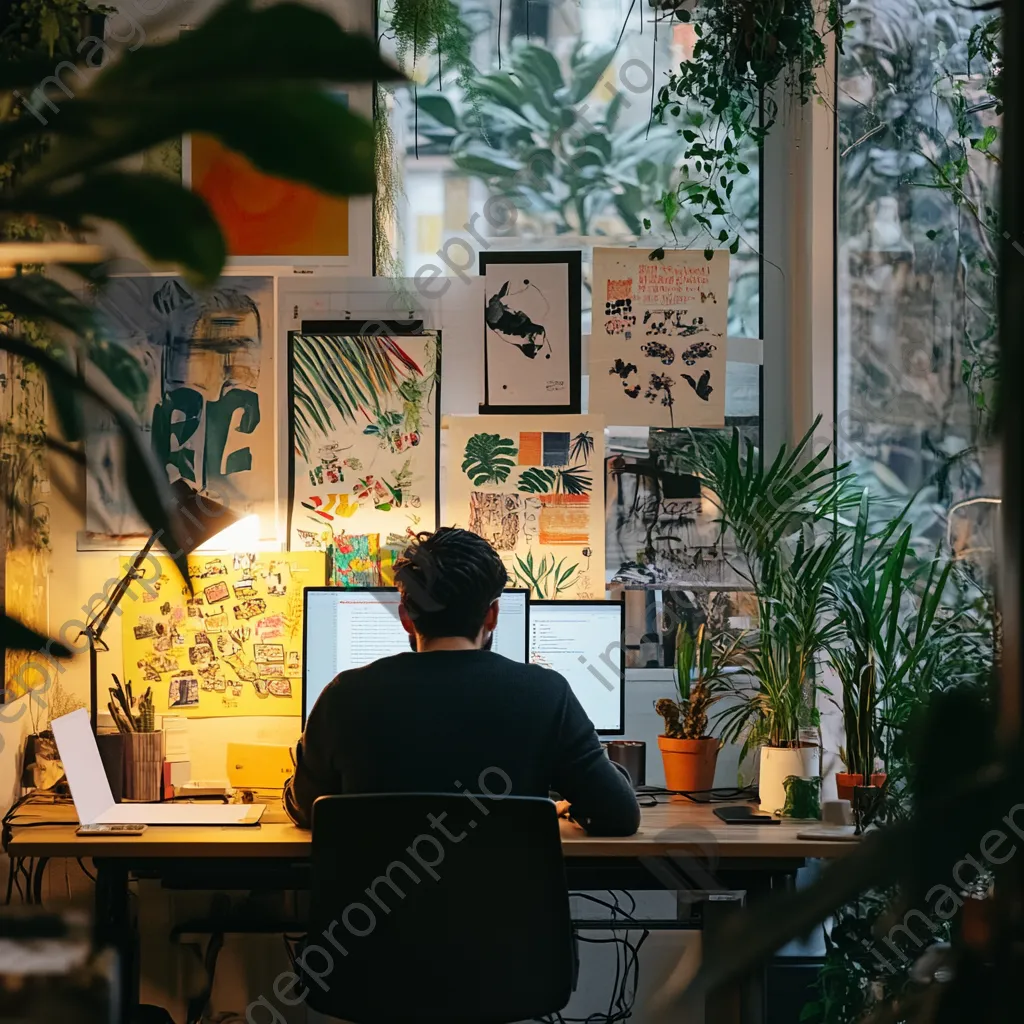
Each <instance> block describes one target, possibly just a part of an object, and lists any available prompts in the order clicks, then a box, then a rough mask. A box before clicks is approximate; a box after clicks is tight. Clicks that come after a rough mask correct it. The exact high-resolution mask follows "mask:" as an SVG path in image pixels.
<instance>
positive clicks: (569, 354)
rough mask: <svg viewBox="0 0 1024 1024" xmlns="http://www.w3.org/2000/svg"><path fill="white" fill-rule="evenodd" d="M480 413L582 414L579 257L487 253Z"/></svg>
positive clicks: (482, 264) (482, 272)
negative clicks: (482, 399)
mask: <svg viewBox="0 0 1024 1024" xmlns="http://www.w3.org/2000/svg"><path fill="white" fill-rule="evenodd" d="M480 275H481V276H482V277H483V278H484V311H483V339H484V403H483V405H481V406H480V412H482V413H525V414H530V413H542V414H550V413H579V411H580V375H581V372H582V370H581V365H580V362H581V359H580V345H581V337H580V315H581V311H580V305H581V290H580V289H581V284H580V254H579V253H578V252H482V253H481V254H480Z"/></svg>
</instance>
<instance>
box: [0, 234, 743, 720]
mask: <svg viewBox="0 0 1024 1024" xmlns="http://www.w3.org/2000/svg"><path fill="white" fill-rule="evenodd" d="M579 260H580V254H579V253H578V252H570V251H567V252H566V253H532V252H531V253H527V252H515V253H511V252H510V253H492V254H490V255H489V261H488V262H487V264H486V266H485V265H484V261H483V260H482V261H481V277H482V278H483V287H482V289H481V292H480V296H481V298H480V302H481V305H480V307H479V308H480V312H479V318H480V319H479V321H478V323H479V328H478V330H479V335H478V337H479V345H480V352H479V355H480V363H479V364H477V365H478V366H479V368H480V370H481V371H482V373H481V390H480V396H479V399H478V400H476V401H474V400H473V399H472V397H470V398H468V399H467V398H465V397H464V396H463V397H460V398H459V399H458V400H454V399H453V400H452V404H454V405H455V406H456V407H458V408H459V412H460V414H459V415H444V416H442V404H441V388H442V383H443V378H442V330H441V329H440V328H441V326H442V323H441V322H440V321H441V319H442V318H438V320H436V321H434V323H435V325H436V326H437V328H438V329H437V330H428V331H422V330H421V331H419V333H415V332H410V333H407V334H403V333H401V331H400V329H399V328H398V327H396V326H394V325H393V324H392V325H391V326H389V327H388V328H386V329H387V330H389V331H390V333H385V334H368V333H367V334H358V333H349V332H348V331H347V330H342V329H340V328H339V330H338V332H336V333H331V332H330V330H329V325H328V324H326V323H323V324H317V325H315V326H314V325H313V323H311V322H310V323H309V324H308V326H307V325H306V322H305V321H303V320H302V318H301V317H300V316H299V313H298V310H299V308H300V307H299V305H297V304H296V305H295V307H294V309H295V316H294V317H293V318H292V320H291V324H294V325H296V326H298V325H302V329H299V330H294V329H291V330H290V329H289V328H288V327H285V328H284V329H283V330H282V331H278V330H277V312H278V309H277V302H278V298H279V296H278V292H277V290H276V288H277V285H275V280H274V278H273V277H272V276H269V275H267V276H242V275H239V276H226V277H224V278H222V279H221V280H220V281H219V282H218V283H217V285H216V286H214V287H213V288H212V289H209V290H206V291H198V290H196V289H195V288H194V287H193V286H192V285H191V284H189V283H188V282H186V281H184V280H183V279H180V278H176V277H167V276H160V275H154V276H130V277H129V276H126V277H121V278H115V279H114V280H113V281H112V282H111V285H110V288H109V289H108V290H107V291H106V293H105V295H104V296H103V297H102V298H101V299H100V305H99V313H100V315H101V317H102V319H103V321H104V322H105V323H106V325H107V329H108V331H109V333H110V336H111V337H113V338H115V339H116V340H117V341H118V342H119V343H120V345H121V347H122V348H123V349H124V350H125V351H126V352H127V353H128V354H129V356H130V365H129V364H126V365H124V366H120V367H109V368H107V372H108V373H115V372H116V373H117V375H118V379H119V380H122V381H124V382H126V383H128V384H131V385H133V386H132V387H131V388H128V389H127V390H125V395H126V397H127V398H128V399H129V401H130V402H131V403H132V405H133V407H134V410H135V413H136V415H137V417H138V419H139V422H140V432H141V435H142V439H143V443H144V444H145V445H146V446H147V447H149V448H150V449H151V450H152V451H153V453H154V455H155V457H156V459H157V462H158V463H159V464H160V466H162V467H163V469H164V471H165V472H166V474H167V477H168V480H170V481H172V482H173V481H176V480H178V479H184V480H185V481H186V482H188V483H189V484H190V485H192V486H193V487H194V488H195V489H197V490H198V491H199V492H200V493H201V494H203V495H204V496H208V497H209V498H211V499H213V500H215V501H217V502H220V503H222V504H226V505H228V506H229V507H230V508H231V510H232V511H233V512H235V513H240V514H241V515H247V514H250V513H255V514H256V515H258V517H259V527H260V529H259V545H258V546H259V548H260V549H264V550H259V553H255V554H254V553H244V552H243V553H229V554H223V555H215V554H213V553H210V554H208V555H203V556H198V555H196V556H192V557H191V558H190V559H189V565H190V574H191V577H192V583H193V590H192V591H191V592H190V590H189V588H188V587H187V586H185V585H184V584H183V582H182V580H181V579H180V578H179V576H178V574H177V571H176V570H175V569H174V567H173V565H172V563H171V562H170V561H169V560H168V559H166V558H160V559H158V558H157V557H156V556H152V557H151V558H150V560H149V562H148V563H147V567H146V568H147V570H148V575H144V576H143V577H142V578H141V579H136V580H135V581H134V582H133V583H132V585H131V588H130V590H129V592H128V598H127V599H126V600H125V601H124V602H123V604H122V606H121V609H122V611H123V643H124V659H125V664H124V673H125V677H126V678H127V679H131V680H132V681H133V684H134V686H135V687H136V690H137V692H141V690H140V689H139V688H142V689H143V690H144V689H145V688H146V687H150V686H151V687H152V689H153V694H154V703H155V707H156V710H157V712H173V713H180V714H183V715H186V716H190V717H218V716H226V715H230V716H234V715H299V714H300V713H301V693H302V639H303V630H302V602H303V588H304V587H307V586H323V585H325V584H327V585H330V586H338V587H358V586H393V585H394V566H395V562H396V560H397V558H398V556H399V555H400V554H401V552H402V551H403V550H404V549H405V548H406V547H407V546H408V544H409V541H410V538H412V537H414V536H415V535H416V534H417V533H419V532H421V531H433V530H435V529H436V528H437V526H438V525H439V524H441V523H443V524H445V525H450V526H459V527H463V528H465V529H468V530H471V531H473V532H474V533H477V534H478V535H480V536H481V537H483V538H485V539H486V540H487V541H488V542H490V543H491V544H492V545H493V546H494V548H495V549H496V550H497V551H498V552H499V554H500V556H501V558H502V561H503V562H504V564H505V566H506V568H507V570H508V574H509V579H510V585H511V586H514V587H523V588H527V589H529V591H530V592H531V595H532V597H533V598H534V599H535V600H554V599H559V600H571V599H583V600H585V599H601V598H603V597H604V596H605V594H606V579H607V577H606V559H607V560H608V562H609V564H608V569H609V570H610V571H611V573H612V574H613V575H614V576H615V579H616V580H617V581H620V582H623V583H626V584H634V585H635V584H640V585H650V584H651V583H659V582H660V581H662V579H663V578H666V579H667V578H673V579H685V580H688V579H703V578H709V579H716V578H717V577H719V576H721V564H720V563H721V561H722V553H721V551H720V549H719V546H718V539H717V537H716V536H714V535H713V530H712V529H711V525H709V523H708V522H707V520H708V511H707V508H706V507H704V506H705V505H706V502H702V495H701V491H700V483H699V481H696V480H693V479H686V480H684V479H682V478H679V479H676V478H675V477H673V476H672V475H671V474H669V475H668V476H665V475H664V473H661V472H660V471H659V470H658V467H657V466H654V464H653V463H651V464H648V462H647V461H646V459H647V456H640V455H639V454H638V455H637V456H633V455H631V454H629V453H628V452H627V453H625V454H620V453H621V452H622V449H621V447H613V448H612V450H611V452H610V456H609V459H608V460H606V443H605V425H606V424H611V425H621V426H624V427H634V426H640V427H648V428H652V434H651V436H652V437H653V435H654V434H659V433H661V432H662V431H661V430H659V429H657V428H673V427H676V428H678V427H690V426H694V427H706V426H722V425H723V424H724V417H725V364H726V345H727V333H728V327H727V308H728V287H729V256H728V253H727V252H717V251H716V252H715V253H714V254H713V256H712V258H711V259H708V258H707V257H706V255H705V253H704V252H703V251H694V252H690V251H682V250H658V251H657V252H656V253H648V252H645V251H643V250H639V249H633V248H614V249H613V248H597V249H595V250H594V269H593V300H594V309H593V324H592V332H591V335H590V343H589V360H590V365H589V369H590V375H589V392H588V395H589V398H588V405H589V409H590V413H589V414H586V415H581V414H579V413H578V412H576V410H577V409H579V408H580V407H581V385H582V383H583V374H582V368H581V366H580V360H581V336H580V331H579V326H580V320H581V314H580V301H579V299H578V298H577V292H578V293H580V294H581V295H582V291H583V288H582V284H581V278H580V274H579V267H580V264H579ZM289 308H291V307H289ZM331 308H333V307H331ZM410 315H411V314H410ZM345 326H346V327H347V326H348V325H347V323H346V325H345ZM450 329H451V331H452V332H453V338H454V337H455V336H456V332H457V331H458V330H463V329H464V328H462V327H461V326H459V327H456V326H455V321H454V320H453V321H452V326H451V328H450ZM278 337H280V341H281V345H280V346H278V345H277V344H276V343H275V339H277V338H278ZM453 345H454V347H456V348H458V346H457V345H456V344H455V343H454V342H453ZM458 350H459V351H460V352H462V351H463V350H462V349H461V348H459V349H458ZM275 353H279V354H278V355H277V356H275ZM279 360H286V365H285V364H284V363H283V362H280V361H279ZM454 372H455V374H456V378H458V375H459V373H460V368H459V367H458V366H456V369H455V371H454ZM467 372H471V371H467ZM567 382H568V383H569V385H570V386H569V387H566V383H567ZM129 392H131V393H130V394H129ZM454 393H455V394H459V391H458V388H457V387H456V388H455V390H454ZM470 403H472V404H470ZM467 406H468V407H467ZM478 407H479V414H477V409H478ZM469 412H472V413H473V414H472V415H464V414H462V413H469ZM285 416H286V418H287V425H286V426H285V424H284V423H281V419H282V418H284V417H285ZM279 423H280V426H278V424H279ZM285 431H287V433H285ZM670 432H671V431H670ZM285 438H287V448H286V449H283V448H282V450H281V451H279V450H278V445H279V444H283V443H284V442H285ZM89 440H90V443H89V445H87V446H86V453H87V454H86V458H87V464H88V469H89V472H88V474H87V480H88V483H87V514H86V529H85V531H84V533H83V534H82V535H81V536H80V542H81V544H82V546H83V549H85V550H103V549H114V550H120V551H122V552H126V551H127V550H129V547H128V545H135V544H137V543H139V541H138V538H139V537H140V536H142V535H144V525H143V523H142V521H141V519H140V517H139V516H138V514H137V512H136V511H135V509H134V506H133V502H132V498H131V496H130V495H129V493H128V490H127V487H126V485H125V474H124V472H123V456H122V453H121V450H120V443H119V438H118V433H117V430H116V429H114V426H113V424H112V423H106V424H104V423H102V422H100V423H98V424H97V426H96V428H95V429H94V430H93V432H92V434H91V435H90V439H89ZM616 444H618V442H616ZM282 455H284V456H285V457H284V458H282ZM284 490H287V495H288V497H287V502H286V503H285V502H281V503H280V505H281V506H282V508H284V509H285V510H286V521H287V525H286V528H285V531H284V532H285V536H284V538H282V527H283V526H284V522H283V520H284V518H285V517H284V516H281V515H280V513H279V501H278V496H279V494H280V493H281V492H282V491H284ZM712 525H713V524H712ZM606 534H607V536H608V537H609V539H610V541H611V545H610V548H609V549H608V550H607V551H606V547H605V539H606ZM281 539H284V541H285V543H284V546H285V547H286V548H287V549H288V550H287V551H283V552H278V551H274V550H266V549H268V548H269V547H270V546H271V545H275V544H279V543H280V540H281ZM245 546H246V547H247V548H248V550H249V551H253V550H256V549H257V545H256V543H255V542H254V543H252V544H251V545H249V544H248V543H246V545H245ZM130 550H135V548H134V547H132V548H131V549H130ZM124 557H125V556H124V555H122V556H121V559H120V560H121V561H123V559H124ZM158 562H159V565H160V569H159V572H154V568H153V567H154V566H155V565H156V564H157V563H158ZM6 564H7V568H8V569H9V570H10V572H9V576H11V577H12V578H13V576H14V570H15V569H16V568H17V566H16V565H15V563H14V561H13V560H12V559H10V558H9V559H8V561H7V563H6ZM659 574H660V575H659ZM7 591H8V594H7V596H8V598H9V597H10V596H11V593H10V592H11V587H10V586H8V587H7ZM20 603H26V602H24V601H21V602H20Z"/></svg>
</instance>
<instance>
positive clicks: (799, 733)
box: [679, 417, 860, 812]
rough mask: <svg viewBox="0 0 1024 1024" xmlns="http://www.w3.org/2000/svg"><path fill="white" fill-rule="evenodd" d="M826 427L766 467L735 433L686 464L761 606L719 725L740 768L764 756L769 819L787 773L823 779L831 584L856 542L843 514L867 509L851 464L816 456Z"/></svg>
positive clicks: (729, 556)
mask: <svg viewBox="0 0 1024 1024" xmlns="http://www.w3.org/2000/svg"><path fill="white" fill-rule="evenodd" d="M819 422H820V417H819V419H818V420H815V422H814V423H813V424H812V426H811V428H810V429H809V430H808V431H807V433H806V434H804V436H803V437H802V438H801V439H800V440H799V441H798V442H797V444H796V445H795V446H794V447H793V449H792V450H789V449H788V447H787V446H785V445H783V446H782V448H781V449H780V451H779V453H778V455H777V456H776V458H775V459H774V461H773V462H772V463H771V464H770V465H767V466H766V465H765V464H764V462H763V461H762V459H761V457H760V453H759V452H758V451H757V449H756V448H755V447H754V445H753V444H752V443H751V442H749V441H748V442H747V443H746V444H745V445H741V444H740V437H739V434H738V432H736V431H734V432H733V434H732V436H731V437H729V436H723V435H721V434H712V433H708V434H706V435H700V436H697V435H694V434H691V435H690V441H689V443H688V444H687V445H686V447H685V448H684V449H683V451H682V452H681V453H680V457H679V463H680V465H681V468H682V469H683V471H684V472H689V473H693V474H694V475H696V476H699V477H700V478H701V480H702V483H703V485H704V488H705V491H706V493H707V495H708V499H709V501H710V502H711V504H712V505H713V507H714V508H715V510H716V512H717V518H716V522H717V523H718V524H719V529H720V531H721V535H720V536H721V545H720V546H721V549H722V551H723V553H724V556H725V558H726V560H727V561H728V562H729V565H730V566H731V568H732V569H733V570H734V571H735V572H736V573H737V574H738V575H739V576H740V578H741V579H743V580H744V581H745V582H746V583H747V584H748V585H749V587H750V589H751V590H752V591H753V593H754V596H755V599H756V602H757V613H758V623H757V628H756V629H755V630H753V631H751V633H750V634H749V635H748V636H747V637H745V638H744V641H743V642H742V643H741V644H740V645H739V647H738V648H737V651H736V652H735V660H736V662H737V663H738V664H739V665H741V666H742V667H744V668H746V670H747V672H746V673H745V674H744V675H743V676H742V677H738V679H739V681H738V683H737V685H736V687H735V688H734V689H735V694H736V696H737V698H738V700H737V702H736V703H735V704H732V705H731V706H730V707H729V708H727V709H725V710H724V711H723V712H721V713H720V714H719V715H718V721H719V722H720V723H721V724H722V727H723V729H722V740H723V742H736V741H742V744H743V746H742V755H741V759H742V757H745V756H746V755H747V753H748V752H750V751H752V750H756V749H760V753H759V755H758V756H759V759H760V783H759V789H760V796H761V804H762V808H763V809H765V810H769V811H771V812H775V811H776V810H778V809H779V808H781V807H782V806H783V805H784V803H785V791H784V789H783V785H782V784H783V781H784V780H785V778H786V777H787V776H789V775H797V776H799V777H801V778H814V777H816V776H817V775H818V763H819V761H820V751H819V745H818V744H816V743H810V742H809V740H808V739H807V736H808V735H809V733H808V732H807V730H816V729H817V725H818V718H819V716H818V711H817V709H816V707H815V703H816V699H817V694H818V690H819V684H818V682H817V671H818V663H819V662H820V661H821V660H822V658H823V656H824V653H825V651H826V650H827V649H828V648H829V646H830V644H831V643H833V641H834V640H835V638H836V636H837V635H838V633H839V630H840V623H839V619H838V617H837V616H836V615H835V614H829V609H828V603H827V597H828V591H827V589H826V587H827V584H828V582H829V581H830V579H831V578H832V574H833V572H834V571H835V569H836V567H837V566H838V565H839V564H840V562H841V559H842V558H843V555H844V551H845V550H846V548H847V545H848V536H847V534H848V531H847V530H845V529H842V528H840V519H841V516H842V513H843V512H844V511H845V510H847V509H850V508H856V507H857V506H858V504H859V502H860V495H859V493H858V492H857V491H856V490H855V489H854V488H853V484H852V479H851V477H850V475H849V473H848V471H847V468H846V466H845V465H840V466H837V467H833V466H832V465H830V464H829V462H828V457H829V455H830V452H831V448H830V447H829V446H827V445H826V446H824V447H823V448H821V450H820V451H818V452H816V453H814V454H812V453H811V449H812V442H813V437H814V431H815V430H816V429H817V426H818V423H819ZM751 680H752V681H751Z"/></svg>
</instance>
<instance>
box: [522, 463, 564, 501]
mask: <svg viewBox="0 0 1024 1024" xmlns="http://www.w3.org/2000/svg"><path fill="white" fill-rule="evenodd" d="M554 487H555V471H554V470H553V469H540V468H539V467H537V466H534V467H533V468H531V469H528V470H527V471H526V472H525V473H523V475H522V476H521V477H520V478H519V485H518V487H517V488H516V489H517V490H520V491H523V492H525V493H526V494H550V493H551V492H552V491H553V490H554Z"/></svg>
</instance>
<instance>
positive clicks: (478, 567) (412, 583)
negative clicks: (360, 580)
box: [395, 526, 508, 640]
mask: <svg viewBox="0 0 1024 1024" xmlns="http://www.w3.org/2000/svg"><path fill="white" fill-rule="evenodd" d="M507 582H508V573H507V572H506V571H505V566H504V565H503V564H502V561H501V559H500V558H499V557H498V553H497V552H496V551H495V550H494V548H492V547H491V545H490V544H488V543H487V541H485V540H484V539H483V538H482V537H478V536H477V535H476V534H475V533H470V532H469V531H468V530H459V529H456V528H454V527H451V526H444V527H442V528H441V529H440V530H438V531H437V532H436V533H420V534H417V536H416V540H415V541H414V542H413V543H412V544H411V545H410V546H409V547H408V548H406V550H405V551H404V552H403V553H402V556H401V557H400V558H399V559H398V561H397V562H395V585H396V586H397V587H398V589H399V591H401V594H402V601H403V603H404V604H405V608H406V611H407V612H408V613H409V617H410V618H411V619H412V621H413V623H414V624H415V626H416V631H417V632H418V633H419V634H420V636H425V637H430V638H431V639H436V638H438V637H447V636H461V637H466V639H468V640H475V639H476V638H477V636H478V634H479V633H480V630H481V629H482V628H483V624H484V618H485V617H486V616H487V609H488V608H490V606H491V604H492V603H493V602H494V600H495V599H496V598H497V597H498V596H499V595H500V594H501V592H502V590H503V589H504V587H505V584H506V583H507Z"/></svg>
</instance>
